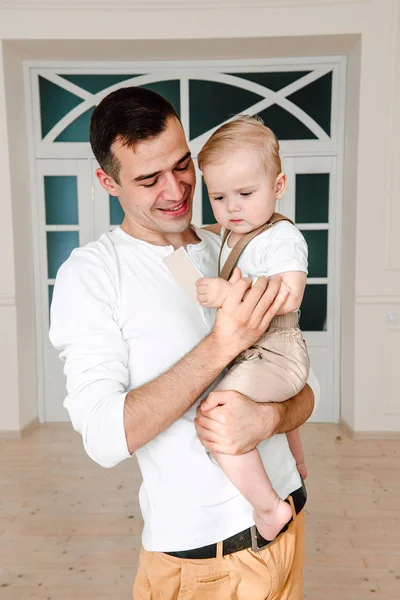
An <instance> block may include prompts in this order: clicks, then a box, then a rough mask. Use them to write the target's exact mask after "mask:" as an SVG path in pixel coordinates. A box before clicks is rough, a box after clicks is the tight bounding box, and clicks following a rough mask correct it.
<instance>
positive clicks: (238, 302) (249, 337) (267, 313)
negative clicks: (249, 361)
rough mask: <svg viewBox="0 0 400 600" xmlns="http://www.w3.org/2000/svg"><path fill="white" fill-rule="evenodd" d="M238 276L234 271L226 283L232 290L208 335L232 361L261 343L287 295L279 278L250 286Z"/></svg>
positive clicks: (219, 310)
mask: <svg viewBox="0 0 400 600" xmlns="http://www.w3.org/2000/svg"><path fill="white" fill-rule="evenodd" d="M238 276H240V270H239V269H235V271H234V273H233V276H232V277H231V279H230V280H229V281H230V283H232V286H231V288H230V290H229V293H228V296H227V298H226V300H225V302H224V303H223V304H222V306H221V308H219V309H218V310H217V315H216V319H215V323H214V329H213V331H212V333H211V334H210V335H211V336H212V337H213V340H214V342H215V344H216V345H217V346H218V347H219V348H221V350H223V351H224V352H229V353H230V354H231V355H232V358H234V357H235V356H237V355H238V354H240V352H242V351H243V350H246V349H247V348H249V347H250V346H251V345H252V344H254V343H255V342H256V341H257V340H258V339H260V337H261V336H262V335H263V333H264V332H265V331H266V330H267V329H268V327H269V324H270V322H271V320H272V319H273V317H274V316H275V315H276V314H277V313H278V312H279V309H280V308H281V306H282V305H283V303H284V302H285V300H286V298H287V295H288V292H287V290H286V289H281V285H280V284H281V281H280V279H279V278H274V279H271V280H267V278H266V277H259V278H258V279H257V281H256V282H255V283H254V284H253V285H252V283H251V280H249V279H244V278H238Z"/></svg>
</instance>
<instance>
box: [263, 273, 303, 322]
mask: <svg viewBox="0 0 400 600" xmlns="http://www.w3.org/2000/svg"><path fill="white" fill-rule="evenodd" d="M274 277H280V278H281V279H282V283H281V289H286V290H288V292H289V295H288V297H287V298H286V300H285V302H284V303H283V306H282V307H281V308H280V310H279V312H278V315H286V314H287V313H290V312H294V311H295V310H297V309H298V308H299V307H300V304H301V301H302V300H303V295H304V289H305V287H306V281H307V274H306V273H304V272H303V271H288V272H286V273H278V274H276V275H272V276H271V277H270V279H273V278H274Z"/></svg>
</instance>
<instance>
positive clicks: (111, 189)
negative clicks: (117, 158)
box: [96, 169, 119, 196]
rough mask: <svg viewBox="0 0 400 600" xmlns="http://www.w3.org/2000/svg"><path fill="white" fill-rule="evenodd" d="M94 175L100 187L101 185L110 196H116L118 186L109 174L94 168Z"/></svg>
mask: <svg viewBox="0 0 400 600" xmlns="http://www.w3.org/2000/svg"><path fill="white" fill-rule="evenodd" d="M96 177H97V179H98V180H99V182H100V185H101V187H103V188H104V189H105V190H106V192H108V193H109V194H110V195H111V196H118V194H119V192H118V188H119V186H118V184H117V183H116V182H115V181H114V179H113V178H112V177H110V175H107V173H105V172H104V171H103V169H96Z"/></svg>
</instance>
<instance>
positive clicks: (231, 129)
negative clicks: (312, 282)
mask: <svg viewBox="0 0 400 600" xmlns="http://www.w3.org/2000/svg"><path fill="white" fill-rule="evenodd" d="M198 164H199V167H200V169H201V170H202V172H203V176H204V180H205V183H206V185H207V189H208V194H209V198H210V202H211V206H212V209H213V212H214V216H215V219H216V221H217V222H218V223H219V224H220V225H222V232H221V233H222V235H223V238H222V247H221V253H220V264H219V275H220V276H219V277H218V278H215V279H211V278H202V279H199V280H198V281H197V283H196V286H197V299H198V301H199V302H200V304H202V305H203V306H205V307H209V308H220V307H221V306H222V304H223V302H224V300H225V298H226V296H227V294H228V291H229V289H230V286H231V285H232V284H231V283H230V282H229V281H228V280H229V278H230V275H231V273H232V271H233V269H234V267H235V266H236V265H237V266H238V267H240V269H241V271H242V275H243V276H244V277H250V278H251V279H252V280H254V279H256V278H257V277H259V276H261V275H264V276H267V277H268V278H271V277H274V276H277V277H279V278H281V286H283V287H284V288H285V289H286V290H287V291H288V296H287V298H286V300H285V302H284V304H283V306H282V308H281V309H280V311H279V314H278V316H276V317H275V318H274V319H273V320H272V322H271V324H270V326H269V328H268V330H267V332H266V333H265V334H264V335H263V336H262V338H261V339H260V340H258V342H257V344H256V345H254V346H252V347H251V348H250V349H249V350H246V351H245V352H243V353H242V354H240V355H239V356H238V357H237V358H236V359H235V361H234V362H233V364H232V365H231V367H230V370H229V371H228V373H227V375H226V376H225V377H224V378H223V379H222V381H221V382H220V383H219V384H218V386H217V388H216V390H237V391H238V392H240V393H242V394H244V395H246V396H248V397H250V398H252V399H253V400H255V401H258V402H282V401H284V400H287V399H288V398H291V397H292V396H294V395H295V394H297V392H299V391H300V390H301V389H302V388H303V387H304V385H305V384H306V381H307V377H308V371H309V358H308V354H307V349H306V345H305V342H304V340H303V336H302V333H301V331H300V329H299V324H298V321H299V313H298V309H299V306H300V304H301V301H302V298H303V293H304V288H305V285H306V278H307V245H306V242H305V240H304V238H303V236H302V235H301V233H300V231H299V230H298V229H297V228H296V227H295V226H294V225H293V223H292V222H291V221H290V220H289V219H286V217H283V216H282V215H279V214H278V213H275V204H276V201H277V200H278V199H279V198H281V197H282V196H283V194H284V192H285V188H286V175H285V174H284V173H282V172H281V160H280V156H279V142H278V140H277V138H276V137H275V135H274V133H273V132H272V131H271V130H270V129H269V128H268V127H266V126H265V125H264V124H263V122H262V120H261V119H259V118H254V117H249V116H246V115H243V116H239V117H238V118H236V119H235V120H234V121H231V122H229V123H226V124H225V125H222V127H220V128H219V129H218V130H217V131H215V133H214V134H213V135H212V136H211V137H210V139H209V140H208V141H207V143H206V144H205V146H204V147H203V148H202V150H201V152H200V153H199V156H198ZM213 227H214V230H216V229H215V227H217V228H218V226H213ZM210 229H211V227H210ZM215 406H216V404H214V405H212V404H211V403H210V402H206V404H205V408H206V410H211V409H212V408H215ZM287 439H288V442H289V446H290V449H291V452H292V454H293V456H294V458H295V460H296V465H297V469H298V471H299V473H300V475H302V476H303V478H305V477H306V476H307V471H306V467H305V464H304V454H303V449H302V444H301V440H300V432H299V430H296V431H292V432H290V433H288V434H287ZM212 456H213V458H214V459H215V460H216V461H217V462H218V464H219V465H220V466H221V468H222V469H223V471H224V472H225V474H226V475H227V476H228V477H229V479H230V480H231V481H232V483H233V484H234V485H235V486H236V487H237V489H238V490H239V491H240V493H241V494H242V495H243V496H244V497H245V498H246V499H247V500H248V501H249V502H250V504H251V505H252V506H253V508H254V521H255V524H256V526H257V529H258V531H259V533H260V534H261V536H262V537H263V538H264V539H266V540H273V539H274V538H275V537H276V535H277V534H278V533H279V532H280V530H281V529H282V528H283V527H284V526H285V525H286V523H287V522H288V521H289V520H290V518H291V516H292V512H291V508H290V505H289V504H288V503H287V502H284V501H283V500H282V499H281V498H279V496H278V495H277V493H276V492H275V490H274V489H273V487H272V485H271V482H270V480H269V478H268V475H267V473H266V471H265V469H264V466H263V463H262V461H261V457H260V455H259V453H258V450H256V449H255V450H253V451H251V452H248V453H247V454H243V455H241V456H228V455H223V454H213V455H212Z"/></svg>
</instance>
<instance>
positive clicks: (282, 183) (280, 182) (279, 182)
mask: <svg viewBox="0 0 400 600" xmlns="http://www.w3.org/2000/svg"><path fill="white" fill-rule="evenodd" d="M286 185H287V177H286V173H279V175H278V177H277V178H276V180H275V198H276V199H277V200H279V198H282V196H283V194H284V193H285V191H286Z"/></svg>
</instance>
